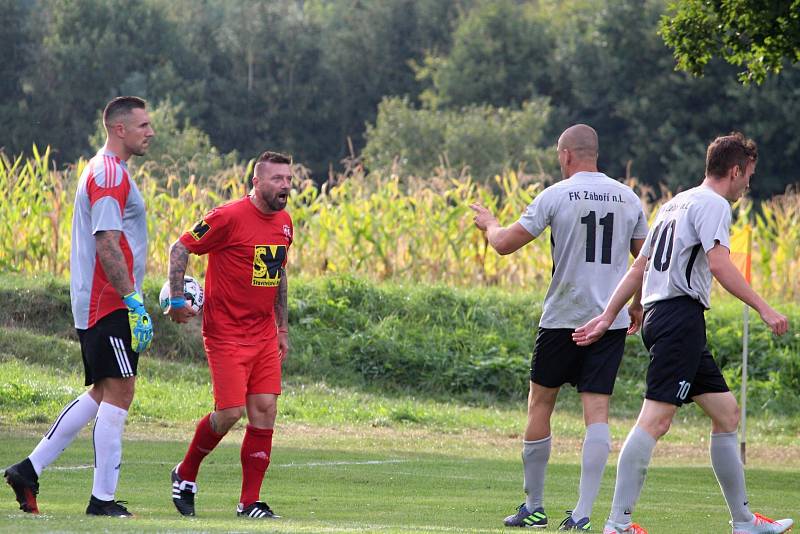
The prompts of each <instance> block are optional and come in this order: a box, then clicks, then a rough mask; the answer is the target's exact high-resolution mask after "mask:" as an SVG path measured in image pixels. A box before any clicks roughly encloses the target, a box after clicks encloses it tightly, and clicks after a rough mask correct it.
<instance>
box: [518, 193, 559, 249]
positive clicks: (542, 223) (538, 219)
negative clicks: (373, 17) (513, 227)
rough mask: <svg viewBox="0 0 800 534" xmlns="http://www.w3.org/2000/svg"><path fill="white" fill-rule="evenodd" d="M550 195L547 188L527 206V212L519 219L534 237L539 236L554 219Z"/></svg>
mask: <svg viewBox="0 0 800 534" xmlns="http://www.w3.org/2000/svg"><path fill="white" fill-rule="evenodd" d="M549 196H550V195H548V193H547V190H546V189H545V190H544V191H542V192H541V193H540V194H539V195H538V196H537V197H536V198H534V199H533V202H531V203H530V204H529V205H528V207H527V208H525V212H524V213H523V214H522V216H521V217H520V218H519V221H517V222H519V224H521V225H522V227H523V228H525V230H527V231H528V233H530V234H531V235H532V236H533V237H539V234H541V233H542V232H544V229H545V228H547V226H548V225H549V224H550V221H551V219H552V214H551V209H550V202H549Z"/></svg>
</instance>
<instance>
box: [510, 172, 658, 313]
mask: <svg viewBox="0 0 800 534" xmlns="http://www.w3.org/2000/svg"><path fill="white" fill-rule="evenodd" d="M519 223H520V224H521V225H522V226H523V228H525V229H526V230H527V231H528V232H530V234H531V235H532V236H534V237H537V236H538V235H539V234H541V233H542V232H543V231H544V229H545V228H546V227H547V226H550V235H551V245H552V253H553V279H552V281H551V282H550V287H549V288H548V289H547V295H546V296H545V299H544V309H543V311H542V318H541V320H540V321H539V326H540V327H542V328H577V327H578V326H580V325H582V324H584V323H586V322H587V321H588V320H589V319H591V318H593V317H595V316H597V315H600V313H602V312H603V309H604V308H605V306H606V303H607V302H608V300H609V298H610V297H611V294H612V293H613V292H614V288H616V286H617V283H619V281H620V279H621V278H622V276H623V275H624V274H625V272H626V271H627V269H628V256H629V255H630V247H631V239H644V237H645V236H646V235H647V221H646V219H645V216H644V212H643V211H642V204H641V202H640V201H639V197H637V196H636V194H635V193H634V192H633V191H632V190H631V188H630V187H628V186H626V185H624V184H621V183H619V182H617V181H616V180H612V179H611V178H609V177H608V176H606V175H605V174H603V173H601V172H579V173H576V174H574V175H572V176H571V177H570V178H569V179H568V180H562V181H561V182H558V183H557V184H555V185H551V186H550V187H548V188H547V189H545V190H544V191H542V192H541V194H539V195H538V196H537V197H536V198H535V199H534V200H533V202H531V204H530V205H529V206H528V208H527V209H526V210H525V213H524V214H523V215H522V217H520V219H519ZM629 323H630V318H629V317H628V311H627V310H623V311H621V312H620V313H619V315H617V318H616V320H615V321H614V323H613V324H612V325H611V328H627V327H628V325H629Z"/></svg>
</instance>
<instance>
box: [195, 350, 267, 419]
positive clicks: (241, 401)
mask: <svg viewBox="0 0 800 534" xmlns="http://www.w3.org/2000/svg"><path fill="white" fill-rule="evenodd" d="M203 345H204V346H205V349H206V357H207V358H208V368H209V370H210V371H211V384H212V386H213V388H214V406H215V408H216V409H217V410H224V409H226V408H234V407H236V406H244V405H245V399H246V397H247V395H257V394H260V393H271V394H273V395H280V394H281V358H280V353H279V351H278V336H275V337H273V338H272V339H269V340H266V341H264V342H263V343H259V344H257V345H241V344H239V343H233V342H229V341H217V340H210V339H204V340H203Z"/></svg>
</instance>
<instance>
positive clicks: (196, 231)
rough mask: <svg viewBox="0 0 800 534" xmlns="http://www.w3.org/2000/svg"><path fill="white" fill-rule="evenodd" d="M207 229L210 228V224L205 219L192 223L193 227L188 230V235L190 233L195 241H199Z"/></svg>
mask: <svg viewBox="0 0 800 534" xmlns="http://www.w3.org/2000/svg"><path fill="white" fill-rule="evenodd" d="M209 230H211V226H210V225H209V224H208V223H207V222H206V221H200V222H199V223H197V224H195V225H194V228H192V229H191V230H189V235H191V236H192V237H193V238H194V240H195V241H200V239H201V238H202V237H203V236H204V235H206V233H208V231H209Z"/></svg>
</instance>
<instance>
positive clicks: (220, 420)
mask: <svg viewBox="0 0 800 534" xmlns="http://www.w3.org/2000/svg"><path fill="white" fill-rule="evenodd" d="M242 415H244V406H236V407H234V408H226V409H225V410H219V411H217V412H215V413H214V416H213V426H214V431H215V432H217V433H219V434H225V433H226V432H228V431H229V430H230V429H231V427H233V425H235V424H236V422H237V421H238V420H239V419H241V418H242Z"/></svg>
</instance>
